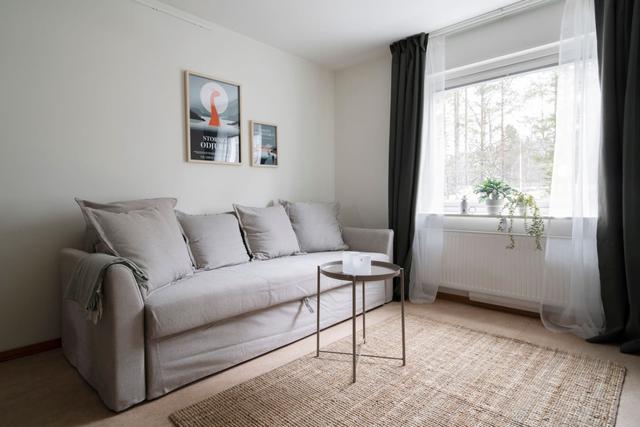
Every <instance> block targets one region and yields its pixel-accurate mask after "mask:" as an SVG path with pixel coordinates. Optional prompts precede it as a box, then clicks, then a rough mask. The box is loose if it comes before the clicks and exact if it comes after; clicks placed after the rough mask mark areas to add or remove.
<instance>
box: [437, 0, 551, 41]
mask: <svg viewBox="0 0 640 427" xmlns="http://www.w3.org/2000/svg"><path fill="white" fill-rule="evenodd" d="M556 1H558V0H521V1H519V2H516V3H513V4H510V5H508V6H504V7H501V8H499V9H495V10H492V11H491V12H487V13H483V14H482V15H478V16H475V17H473V18H469V19H465V20H464V21H460V22H458V23H455V24H452V25H449V26H447V27H444V28H441V29H439V30H436V31H432V32H430V33H429V37H438V36H445V35H450V34H454V33H459V32H462V31H466V30H470V29H471V28H474V27H478V26H480V25H483V24H487V23H489V22H492V21H495V20H498V19H501V18H506V17H507V16H511V15H515V14H518V13H521V12H524V11H526V10H529V9H535V8H537V7H540V6H542V5H544V4H548V3H549V4H550V3H554V2H556Z"/></svg>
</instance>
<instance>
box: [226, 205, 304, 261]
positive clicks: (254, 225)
mask: <svg viewBox="0 0 640 427" xmlns="http://www.w3.org/2000/svg"><path fill="white" fill-rule="evenodd" d="M233 208H234V209H235V211H236V214H237V215H238V220H239V221H240V227H241V228H242V232H243V233H244V236H245V241H246V242H247V247H248V249H249V252H250V253H251V255H252V256H253V257H254V258H256V259H270V258H277V257H281V256H287V255H294V254H297V253H300V246H299V245H298V240H297V238H296V233H294V231H293V228H292V227H291V221H289V217H288V216H287V213H286V212H285V211H284V207H282V206H280V205H278V206H269V207H266V208H251V207H246V206H240V205H233Z"/></svg>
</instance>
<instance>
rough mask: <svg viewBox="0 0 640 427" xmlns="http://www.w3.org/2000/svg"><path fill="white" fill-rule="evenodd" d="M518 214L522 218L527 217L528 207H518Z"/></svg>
mask: <svg viewBox="0 0 640 427" xmlns="http://www.w3.org/2000/svg"><path fill="white" fill-rule="evenodd" d="M518 213H519V214H520V216H526V215H527V207H526V206H525V205H518Z"/></svg>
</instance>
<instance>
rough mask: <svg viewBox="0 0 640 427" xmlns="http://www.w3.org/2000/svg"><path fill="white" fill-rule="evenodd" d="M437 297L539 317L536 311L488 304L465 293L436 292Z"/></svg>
mask: <svg viewBox="0 0 640 427" xmlns="http://www.w3.org/2000/svg"><path fill="white" fill-rule="evenodd" d="M437 298H440V299H444V300H448V301H454V302H459V303H462V304H468V305H473V306H476V307H482V308H488V309H490V310H497V311H502V312H505V313H511V314H519V315H520V316H527V317H533V318H535V319H539V318H540V315H539V314H538V313H534V312H532V311H527V310H520V309H517V308H511V307H504V306H501V305H495V304H488V303H486V302H480V301H473V300H472V299H470V298H469V297H468V296H467V295H456V294H450V293H445V292H438V296H437Z"/></svg>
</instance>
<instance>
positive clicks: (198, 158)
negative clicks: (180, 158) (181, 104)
mask: <svg viewBox="0 0 640 427" xmlns="http://www.w3.org/2000/svg"><path fill="white" fill-rule="evenodd" d="M184 80H185V92H186V110H187V120H186V122H187V160H188V161H189V162H199V163H221V164H227V165H240V164H241V162H242V155H241V154H242V153H241V148H242V143H241V135H240V134H241V131H240V123H241V122H240V85H238V84H236V83H232V82H228V81H224V80H220V79H216V78H214V77H210V76H205V75H203V74H199V73H195V72H193V71H185V73H184Z"/></svg>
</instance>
